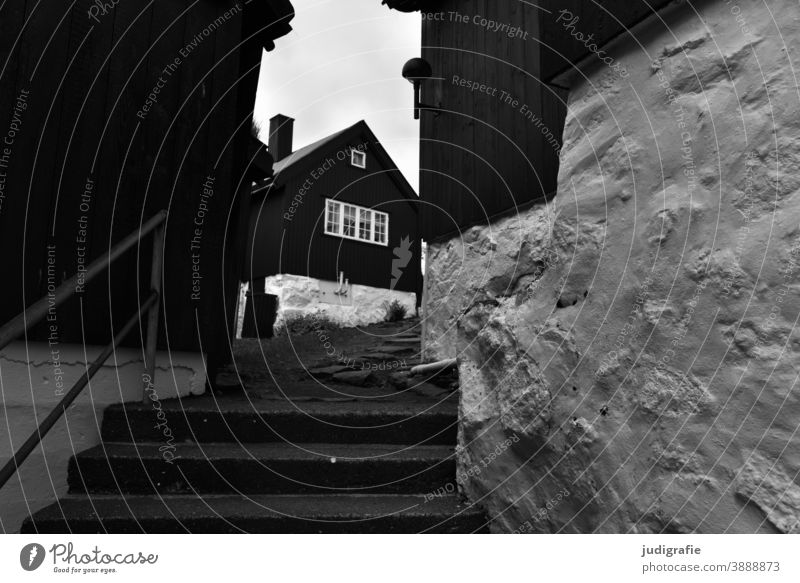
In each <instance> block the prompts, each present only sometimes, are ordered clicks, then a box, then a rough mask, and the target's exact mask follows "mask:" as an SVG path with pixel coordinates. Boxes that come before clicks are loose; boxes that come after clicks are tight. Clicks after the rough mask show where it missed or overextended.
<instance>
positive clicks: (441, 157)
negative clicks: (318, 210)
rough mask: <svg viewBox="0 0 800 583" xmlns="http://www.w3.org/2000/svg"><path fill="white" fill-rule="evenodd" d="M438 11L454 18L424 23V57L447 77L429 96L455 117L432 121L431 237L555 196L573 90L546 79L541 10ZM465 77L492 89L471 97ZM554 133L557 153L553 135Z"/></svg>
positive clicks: (424, 172) (467, 2)
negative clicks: (503, 27) (482, 22)
mask: <svg viewBox="0 0 800 583" xmlns="http://www.w3.org/2000/svg"><path fill="white" fill-rule="evenodd" d="M435 10H436V11H439V12H444V13H445V18H444V19H443V20H433V19H428V18H425V19H423V22H422V31H423V37H422V38H423V40H422V44H423V49H422V56H423V57H424V58H425V59H427V60H428V61H429V62H430V63H431V65H432V68H433V72H434V76H435V77H440V78H441V79H440V80H436V81H433V82H427V83H426V84H425V85H424V86H423V96H422V97H423V102H425V103H429V104H433V105H438V104H441V106H442V107H443V108H444V109H445V110H447V111H446V112H444V113H441V114H440V115H433V114H431V113H429V112H423V113H422V128H421V136H422V138H421V140H422V141H421V156H420V158H421V169H420V195H421V197H422V198H423V199H424V200H425V201H426V203H427V204H426V206H425V213H424V220H423V224H424V228H423V232H424V236H425V237H426V238H427V239H436V238H438V237H442V236H446V235H448V234H451V233H452V234H454V233H457V232H458V230H459V229H463V228H465V227H467V226H469V225H471V224H475V223H481V222H488V221H489V220H490V219H491V217H493V216H495V215H497V214H498V213H501V212H504V211H507V210H509V209H514V208H515V207H519V206H522V205H525V204H527V203H529V202H530V201H532V200H537V199H542V198H544V197H545V196H546V195H547V194H548V193H551V192H553V191H554V190H555V180H556V176H557V168H558V166H557V164H558V158H557V149H558V148H557V143H560V138H561V131H562V127H563V118H564V112H565V106H564V94H563V92H562V91H560V90H558V89H554V88H551V87H547V86H544V85H543V84H542V83H541V82H540V79H539V78H540V67H541V63H540V58H541V57H540V50H539V44H538V43H537V42H536V40H535V38H536V37H537V36H538V31H539V26H540V18H541V15H540V11H539V10H538V9H537V8H536V7H535V6H533V5H532V4H528V3H521V2H492V1H490V0H444V1H443V2H440V3H437V6H436V7H435ZM451 13H452V14H458V15H459V16H461V17H463V18H466V19H467V22H463V21H461V20H457V19H456V17H455V16H451ZM476 16H480V17H483V18H486V19H490V20H493V21H496V22H500V23H510V24H513V25H515V26H518V27H520V29H521V30H522V31H523V33H525V32H527V39H526V38H519V37H513V38H512V37H509V35H508V34H503V33H500V32H496V31H491V30H489V29H487V28H486V27H482V26H479V25H476V24H475V23H474V21H473V19H474V18H475V17H476ZM461 79H464V80H466V81H467V82H469V83H477V84H478V85H484V86H486V87H487V88H488V89H487V90H486V92H481V91H471V90H470V88H468V87H464V86H461V85H460V80H461ZM503 92H505V94H504V93H503ZM488 93H491V94H488ZM506 94H507V96H508V99H506ZM527 112H530V113H527ZM526 116H527V117H526ZM537 123H539V124H540V125H537ZM548 131H549V133H550V134H551V135H553V136H555V140H557V143H556V147H554V146H553V145H552V144H549V143H548V142H547V139H546V138H545V137H544V135H543V132H548Z"/></svg>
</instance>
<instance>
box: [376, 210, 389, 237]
mask: <svg viewBox="0 0 800 583" xmlns="http://www.w3.org/2000/svg"><path fill="white" fill-rule="evenodd" d="M388 221H389V215H385V214H383V213H377V212H376V213H375V232H374V236H373V238H372V240H373V241H375V242H376V243H380V244H381V245H386V230H387V229H386V227H387V224H388Z"/></svg>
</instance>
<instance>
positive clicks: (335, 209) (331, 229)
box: [325, 200, 342, 233]
mask: <svg viewBox="0 0 800 583" xmlns="http://www.w3.org/2000/svg"><path fill="white" fill-rule="evenodd" d="M341 215H342V213H341V212H339V204H338V203H337V202H336V201H333V200H329V201H328V205H327V212H326V213H325V232H326V233H336V232H337V231H338V230H339V221H340V220H341Z"/></svg>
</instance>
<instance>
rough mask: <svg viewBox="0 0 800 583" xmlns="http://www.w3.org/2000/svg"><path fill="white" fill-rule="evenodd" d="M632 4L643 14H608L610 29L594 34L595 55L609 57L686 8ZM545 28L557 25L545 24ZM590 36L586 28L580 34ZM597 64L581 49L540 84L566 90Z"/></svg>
mask: <svg viewBox="0 0 800 583" xmlns="http://www.w3.org/2000/svg"><path fill="white" fill-rule="evenodd" d="M634 4H638V5H639V6H641V5H642V4H644V5H645V6H646V7H647V10H646V11H642V10H632V9H631V10H630V11H628V12H626V11H620V10H618V11H616V12H610V15H611V16H613V20H614V22H613V25H612V26H609V27H606V28H605V29H604V30H603V31H602V33H600V34H598V33H596V34H595V38H596V39H597V40H598V42H597V47H596V48H597V52H601V51H602V52H603V53H609V52H610V51H612V50H613V49H614V48H615V47H618V46H620V45H622V44H625V43H626V42H629V41H630V40H632V39H634V40H635V39H636V38H640V37H642V31H643V30H645V29H647V28H649V27H651V26H653V25H656V24H658V23H661V22H663V21H664V20H665V19H666V18H668V17H670V16H671V15H672V14H675V13H677V12H679V11H681V10H683V9H685V8H686V7H687V6H688V4H687V2H685V0H650V1H649V2H647V1H644V0H639V1H638V2H635V3H632V4H631V6H633V5H634ZM603 16H604V17H606V18H608V17H609V13H608V12H606V13H604V14H603ZM617 21H619V22H617ZM549 26H560V25H556V24H553V23H549ZM592 32H595V31H593V30H592V28H590V27H589V28H588V29H586V32H585V33H584V34H589V33H592ZM642 38H643V37H642ZM593 48H594V47H593ZM561 62H562V63H563V62H564V60H563V59H561ZM597 63H599V58H598V57H597V54H596V53H595V52H593V51H589V50H586V49H585V48H583V47H582V50H581V51H580V52H578V53H577V54H575V55H574V56H572V58H571V59H570V60H569V62H568V63H567V64H566V65H564V66H561V67H560V68H559V69H558V70H556V71H555V72H549V73H548V72H545V73H546V75H545V77H544V81H545V83H547V84H548V85H554V86H557V87H563V88H569V87H570V86H571V85H572V83H573V82H574V81H575V79H576V77H578V75H579V73H580V72H581V71H583V70H585V69H586V68H587V67H591V66H593V65H595V64H597Z"/></svg>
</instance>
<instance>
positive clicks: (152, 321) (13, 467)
mask: <svg viewBox="0 0 800 583" xmlns="http://www.w3.org/2000/svg"><path fill="white" fill-rule="evenodd" d="M166 219H167V211H165V210H162V211H160V212H159V213H157V214H156V215H155V216H154V217H152V218H151V219H150V220H148V221H147V222H146V223H144V224H143V225H142V226H141V228H139V229H137V230H136V231H134V232H133V233H131V234H130V235H128V236H127V237H125V238H124V239H123V240H122V241H120V242H119V243H117V244H116V245H114V246H113V247H112V248H111V250H110V251H109V253H108V254H107V255H105V256H103V257H99V258H98V259H96V260H95V261H93V262H92V263H91V264H90V265H89V267H87V268H86V271H85V272H83V273H81V274H76V275H74V276H73V277H71V278H70V279H68V280H67V281H65V282H64V283H63V284H61V285H60V286H59V287H58V288H57V289H56V290H55V292H53V295H51V296H45V297H43V298H42V299H40V300H38V301H37V302H35V303H33V304H31V305H30V306H28V307H27V308H26V309H25V311H23V312H22V313H21V314H19V315H18V316H16V317H15V318H13V319H12V320H10V321H8V322H7V323H6V324H5V325H3V327H2V328H0V350H2V349H3V348H5V347H6V346H8V344H10V343H11V342H13V341H14V340H16V339H17V338H18V337H19V336H20V335H21V334H23V333H25V332H26V331H27V330H29V329H30V328H31V327H32V326H34V325H36V324H38V323H39V322H41V321H42V320H43V319H44V317H45V316H46V315H47V313H48V310H50V309H52V308H53V307H55V306H59V305H60V304H62V303H64V302H65V301H66V300H68V299H69V298H70V297H71V296H73V295H74V294H75V293H76V290H77V289H78V286H77V284H78V282H79V281H81V283H82V284H83V285H85V284H86V283H88V282H89V281H91V280H92V279H93V278H94V277H95V276H97V275H98V274H99V273H100V272H102V271H103V270H104V269H106V268H107V267H109V266H110V265H111V263H112V262H113V261H115V260H116V259H117V258H118V257H120V256H121V255H122V254H123V253H125V252H126V251H127V250H129V249H130V248H132V247H133V246H134V245H136V244H137V243H139V242H140V241H141V240H142V239H143V238H144V237H146V236H147V235H149V234H150V233H153V234H154V235H153V258H152V264H151V270H150V294H149V295H148V296H147V299H146V300H145V301H144V303H142V305H141V306H139V309H138V311H137V312H136V314H135V315H134V316H133V317H131V319H130V320H128V321H127V323H126V324H125V326H123V327H122V329H121V330H120V331H119V332H118V333H117V335H116V336H114V338H113V340H112V341H111V343H110V344H109V345H108V346H106V347H105V348H104V349H103V351H102V352H101V353H100V355H99V356H98V357H97V358H96V359H95V360H94V361H93V362H92V364H91V365H90V366H89V368H88V369H87V370H86V372H85V373H83V375H81V377H80V378H79V379H78V381H77V382H76V383H75V384H74V385H73V386H72V388H71V389H70V390H69V392H67V394H66V395H64V398H63V399H61V401H60V402H59V403H58V405H56V407H55V409H53V410H52V411H50V413H49V414H48V415H47V417H45V419H44V421H42V422H41V423H40V424H39V426H38V427H37V428H36V430H35V431H34V432H33V433H32V434H31V435H30V437H28V439H26V440H25V442H24V443H23V444H22V446H21V447H20V448H19V450H17V452H16V453H14V456H13V457H12V458H11V459H10V460H9V461H8V462H7V463H6V464H5V465H4V466H3V468H2V469H0V488H2V487H3V486H4V485H5V484H6V482H8V480H10V479H11V477H12V476H13V475H14V474H15V473H16V472H17V470H18V469H19V466H20V465H21V464H22V463H23V462H24V461H25V460H26V459H27V458H28V456H29V455H30V454H31V453H32V452H33V450H34V449H35V448H36V446H37V445H38V444H39V443H40V442H41V441H42V439H44V437H45V435H47V433H48V432H49V431H50V429H52V428H53V426H54V425H55V424H56V422H57V421H58V420H59V419H60V418H61V416H62V415H63V414H64V413H65V412H66V410H67V407H69V406H70V405H71V404H72V402H73V401H74V400H75V399H76V398H77V397H78V395H79V394H80V393H81V391H82V390H83V389H84V387H86V385H87V384H89V380H90V379H91V378H92V377H93V376H94V375H95V374H96V373H97V371H98V370H100V367H102V366H103V363H105V361H106V360H108V358H109V357H110V356H111V354H113V352H114V350H115V349H116V346H117V344H119V343H120V342H122V340H123V339H124V338H125V337H126V336H127V335H128V334H129V333H130V331H131V330H132V329H133V326H134V324H136V322H138V321H140V320H141V319H142V317H143V316H144V314H147V316H148V317H147V338H146V341H145V342H146V344H145V346H144V357H143V358H144V366H145V371H146V375H145V376H144V378H145V379H147V381H144V380H143V383H142V384H143V390H142V400H143V401H147V392H146V388H147V387H148V384H149V383H150V382H152V381H153V379H154V374H155V367H156V362H155V361H156V341H157V340H158V314H159V309H160V305H161V268H162V265H163V248H164V222H165V221H166ZM79 275H80V280H79Z"/></svg>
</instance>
